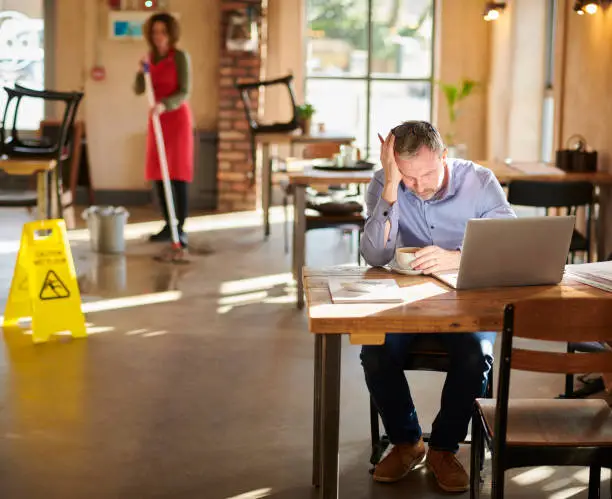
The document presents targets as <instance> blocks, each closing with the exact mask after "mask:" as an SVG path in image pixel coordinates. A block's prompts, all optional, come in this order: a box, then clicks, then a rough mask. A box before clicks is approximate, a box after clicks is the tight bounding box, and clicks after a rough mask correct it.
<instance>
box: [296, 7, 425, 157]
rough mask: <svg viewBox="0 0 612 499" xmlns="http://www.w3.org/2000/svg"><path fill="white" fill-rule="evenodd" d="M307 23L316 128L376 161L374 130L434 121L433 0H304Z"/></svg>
mask: <svg viewBox="0 0 612 499" xmlns="http://www.w3.org/2000/svg"><path fill="white" fill-rule="evenodd" d="M307 19H308V29H307V36H308V39H307V57H306V65H307V66H306V75H307V76H306V101H307V102H309V103H311V104H313V105H314V107H315V108H316V115H315V117H314V121H315V123H325V127H326V129H327V130H328V131H338V132H344V133H347V132H348V133H352V134H354V135H355V137H356V139H357V140H356V142H357V146H358V147H360V148H361V149H362V151H363V152H365V156H367V157H370V158H376V157H378V153H379V150H380V144H379V141H378V138H377V133H381V134H382V135H385V134H386V133H387V132H388V131H389V130H390V129H391V128H392V127H393V126H395V125H396V124H398V123H399V122H401V121H404V120H409V119H422V120H430V119H431V94H432V74H433V33H434V26H433V19H434V0H307Z"/></svg>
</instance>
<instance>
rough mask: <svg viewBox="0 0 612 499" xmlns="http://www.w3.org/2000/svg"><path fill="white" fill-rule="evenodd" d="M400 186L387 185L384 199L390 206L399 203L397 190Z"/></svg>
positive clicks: (383, 192) (383, 194)
mask: <svg viewBox="0 0 612 499" xmlns="http://www.w3.org/2000/svg"><path fill="white" fill-rule="evenodd" d="M398 189H399V184H392V183H388V184H385V185H384V187H383V191H382V198H383V199H384V200H385V201H386V202H387V203H389V204H395V202H396V201H397V190H398Z"/></svg>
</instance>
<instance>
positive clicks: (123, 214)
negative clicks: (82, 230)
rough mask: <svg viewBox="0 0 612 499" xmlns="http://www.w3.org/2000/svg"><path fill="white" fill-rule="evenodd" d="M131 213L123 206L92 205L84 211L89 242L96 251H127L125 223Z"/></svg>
mask: <svg viewBox="0 0 612 499" xmlns="http://www.w3.org/2000/svg"><path fill="white" fill-rule="evenodd" d="M128 217H129V213H128V212H127V210H126V209H125V208H124V207H122V206H91V207H90V208H88V209H86V210H85V211H84V212H83V219H85V220H86V221H87V229H88V231H89V242H90V245H91V249H92V251H95V252H96V253H111V254H113V253H114V254H116V253H123V252H124V251H125V237H124V230H125V224H126V223H127V219H128Z"/></svg>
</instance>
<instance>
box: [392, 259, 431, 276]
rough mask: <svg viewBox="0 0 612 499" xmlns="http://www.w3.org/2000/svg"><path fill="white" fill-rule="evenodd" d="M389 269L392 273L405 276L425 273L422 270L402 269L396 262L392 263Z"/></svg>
mask: <svg viewBox="0 0 612 499" xmlns="http://www.w3.org/2000/svg"><path fill="white" fill-rule="evenodd" d="M389 269H391V271H392V272H397V273H398V274H403V275H421V274H422V273H423V271H422V270H412V269H402V268H400V267H399V266H398V265H397V263H395V262H391V263H390V264H389Z"/></svg>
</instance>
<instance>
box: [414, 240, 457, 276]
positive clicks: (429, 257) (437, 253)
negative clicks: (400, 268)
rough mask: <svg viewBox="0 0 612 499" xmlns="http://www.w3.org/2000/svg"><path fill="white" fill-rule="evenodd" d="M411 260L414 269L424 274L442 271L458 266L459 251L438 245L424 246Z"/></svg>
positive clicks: (454, 268)
mask: <svg viewBox="0 0 612 499" xmlns="http://www.w3.org/2000/svg"><path fill="white" fill-rule="evenodd" d="M415 256H416V258H415V259H414V260H413V261H412V264H411V266H412V268H413V269H414V270H422V271H423V273H424V274H433V273H434V272H444V271H447V270H456V269H458V268H459V261H460V260H461V252H460V251H452V250H445V249H442V248H440V247H438V246H426V247H425V248H421V249H420V250H419V251H417V252H416V253H415Z"/></svg>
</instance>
